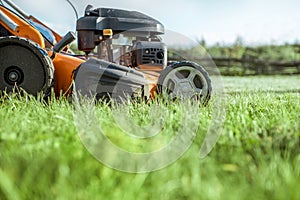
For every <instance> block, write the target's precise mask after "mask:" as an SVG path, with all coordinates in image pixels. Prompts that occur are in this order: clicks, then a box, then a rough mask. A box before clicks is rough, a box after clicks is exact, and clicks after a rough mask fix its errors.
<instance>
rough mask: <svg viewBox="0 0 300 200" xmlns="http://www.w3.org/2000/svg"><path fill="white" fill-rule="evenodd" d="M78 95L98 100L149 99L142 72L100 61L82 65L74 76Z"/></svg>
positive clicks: (89, 61)
mask: <svg viewBox="0 0 300 200" xmlns="http://www.w3.org/2000/svg"><path fill="white" fill-rule="evenodd" d="M74 80H75V87H74V91H75V92H76V94H79V95H81V96H87V97H91V98H94V97H96V99H97V100H102V99H103V100H109V99H113V100H114V101H120V100H121V101H122V100H124V99H128V98H145V97H146V98H147V96H148V94H147V92H145V91H147V87H148V84H147V79H146V78H145V77H144V75H143V74H142V73H141V72H138V71H136V70H134V69H131V68H128V67H124V66H120V65H116V64H114V63H110V62H106V61H103V60H98V59H89V60H88V61H87V62H85V63H83V64H81V65H80V66H79V67H78V69H77V70H76V72H75V75H74Z"/></svg>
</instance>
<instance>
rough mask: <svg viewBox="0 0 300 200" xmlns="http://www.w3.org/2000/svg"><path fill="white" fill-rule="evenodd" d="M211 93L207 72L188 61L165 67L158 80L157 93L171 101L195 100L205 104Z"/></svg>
mask: <svg viewBox="0 0 300 200" xmlns="http://www.w3.org/2000/svg"><path fill="white" fill-rule="evenodd" d="M211 91H212V86H211V80H210V78H209V75H208V73H207V71H206V70H205V69H204V68H203V67H202V66H200V65H198V64H197V63H194V62H190V61H181V62H175V63H172V64H171V65H169V66H168V67H166V68H165V69H164V70H163V71H162V72H161V74H160V76H159V78H158V85H157V93H158V94H163V95H167V96H168V97H169V98H171V99H192V98H196V99H198V100H200V101H201V102H203V103H204V104H205V103H207V102H208V101H209V99H210V95H211Z"/></svg>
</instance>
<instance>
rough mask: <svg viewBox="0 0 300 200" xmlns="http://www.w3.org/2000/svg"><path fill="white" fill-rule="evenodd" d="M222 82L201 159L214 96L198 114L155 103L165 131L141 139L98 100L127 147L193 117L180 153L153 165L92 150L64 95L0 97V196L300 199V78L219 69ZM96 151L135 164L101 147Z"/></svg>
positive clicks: (139, 120)
mask: <svg viewBox="0 0 300 200" xmlns="http://www.w3.org/2000/svg"><path fill="white" fill-rule="evenodd" d="M223 82H224V86H225V89H226V105H225V108H226V118H225V121H224V123H223V125H222V127H223V131H222V134H221V136H220V137H219V140H218V141H217V143H216V145H215V146H214V148H213V150H212V151H211V152H210V154H208V155H207V156H206V157H205V158H200V156H199V150H200V148H201V145H202V143H203V140H204V136H205V134H206V132H207V129H208V128H209V123H210V121H211V120H212V117H213V116H214V115H213V113H212V112H213V103H210V104H208V105H207V106H206V107H201V108H199V110H200V113H198V114H197V113H196V114H195V115H194V116H186V115H184V112H183V111H184V110H185V109H187V108H184V107H182V106H181V104H180V103H178V102H174V103H173V104H158V105H157V104H155V106H156V109H158V110H161V111H163V112H164V113H165V115H164V116H163V117H162V116H160V115H153V116H155V117H158V118H159V117H161V118H163V119H164V124H163V130H162V134H160V135H156V136H154V137H153V138H150V139H142V140H137V139H136V138H133V137H129V136H128V135H126V134H124V130H121V129H120V128H119V127H118V125H116V124H115V122H114V116H115V115H116V113H114V112H112V111H111V107H110V106H108V105H106V104H104V103H102V104H101V103H100V104H99V105H97V106H96V116H97V118H98V121H97V123H98V125H101V127H102V129H103V132H105V135H106V136H107V137H108V138H109V139H110V140H111V141H112V142H113V143H114V144H116V145H117V146H119V147H121V148H123V149H126V150H128V151H131V152H138V153H143V152H152V151H155V150H157V149H158V148H161V147H164V146H165V145H167V144H168V143H169V142H170V140H171V138H173V137H174V136H175V135H176V133H177V132H178V130H180V127H182V126H184V125H188V124H190V122H191V121H192V122H193V123H195V122H197V123H198V125H199V126H196V129H195V130H196V132H197V134H196V136H195V138H194V140H193V143H192V144H191V146H190V147H189V148H188V149H187V151H186V152H185V153H184V154H183V156H182V157H180V158H179V159H178V160H176V162H174V163H173V164H171V165H168V166H166V167H163V168H162V169H160V170H156V171H152V172H149V173H127V172H122V171H119V170H115V169H112V168H110V167H107V166H106V165H104V164H102V163H101V162H99V161H98V160H97V159H96V158H95V157H94V156H92V155H91V154H90V153H89V151H88V150H87V149H86V148H85V146H84V145H83V143H82V141H81V139H80V137H79V136H80V134H78V130H79V132H80V131H84V130H80V129H78V127H77V126H76V125H77V124H76V123H75V122H76V119H74V116H75V118H76V115H74V112H75V111H74V107H73V105H72V103H70V102H68V100H66V99H64V98H61V99H57V100H52V101H51V102H49V103H48V104H45V103H43V102H41V101H38V100H33V99H30V98H28V97H18V96H17V95H12V96H8V97H7V96H6V97H3V98H1V99H0V119H1V121H0V199H12V200H15V199H172V200H173V199H214V200H215V199H300V191H299V188H300V181H299V180H300V123H299V120H300V76H258V77H223ZM215 98H216V97H215V96H214V95H213V96H212V99H211V102H214V100H215ZM127 106H128V107H127V109H128V110H129V111H130V112H129V113H130V117H131V118H132V119H134V121H135V123H136V124H137V125H147V124H149V123H151V122H149V121H151V113H152V112H151V111H152V110H153V104H152V105H150V106H149V105H148V104H144V103H140V104H130V105H127ZM157 106H159V107H158V108H157ZM195 110H196V111H197V109H195ZM183 118H187V119H189V120H186V121H184V120H183V121H182V119H183ZM198 118H199V120H196V121H195V120H194V121H193V119H198ZM158 121H159V120H158ZM91 122H93V121H92V120H91ZM124 123H126V121H125V122H124ZM183 123H184V124H183ZM191 124H192V123H191ZM90 126H93V124H92V125H90ZM87 127H89V126H87ZM194 128H195V127H194ZM98 151H101V152H105V154H106V156H107V157H110V158H111V159H112V160H120V161H122V162H125V163H130V162H134V160H133V161H131V160H130V159H127V158H126V159H127V160H125V159H124V158H122V157H120V156H118V155H115V154H113V153H111V154H110V152H108V151H107V149H105V146H104V147H103V149H101V148H100V147H99V148H98Z"/></svg>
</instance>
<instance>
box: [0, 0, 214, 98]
mask: <svg viewBox="0 0 300 200" xmlns="http://www.w3.org/2000/svg"><path fill="white" fill-rule="evenodd" d="M76 30H77V45H78V50H79V51H81V52H84V53H85V55H75V54H74V53H73V52H72V51H71V50H70V48H68V46H69V45H70V44H71V43H72V42H73V41H74V40H76V36H75V34H74V33H72V32H69V33H67V34H66V35H65V36H64V37H62V36H60V35H59V34H58V33H56V32H55V31H54V30H52V29H51V28H49V27H48V26H47V25H45V24H44V23H43V22H41V21H40V20H38V19H37V18H35V17H33V16H30V15H27V14H26V13H25V12H24V11H22V10H21V9H20V8H19V7H18V6H17V5H15V4H14V3H13V2H12V1H11V0H0V92H1V91H6V92H11V91H14V90H15V89H16V88H19V89H22V90H24V91H26V92H27V93H28V94H31V95H34V96H36V95H37V94H40V93H41V94H44V96H48V95H49V94H50V92H51V90H52V88H53V90H54V92H55V95H56V96H61V95H65V96H70V95H71V94H72V91H74V90H76V91H78V92H80V93H81V94H82V95H91V96H95V97H96V98H97V99H103V98H108V99H109V98H119V97H122V98H123V97H130V98H135V97H141V98H147V99H153V98H155V96H156V95H160V94H165V95H167V96H168V97H170V98H172V99H174V98H194V97H196V98H197V99H199V100H201V101H203V102H207V101H208V100H209V98H210V95H211V90H212V86H211V81H210V78H209V75H208V73H207V72H206V71H205V69H204V68H203V67H202V66H200V65H199V64H197V63H195V62H191V61H180V62H170V61H168V59H167V47H166V45H165V44H164V43H163V41H162V39H161V35H163V34H164V33H165V30H164V26H163V24H161V23H160V22H159V21H157V20H156V19H153V18H151V17H149V16H147V15H145V14H142V13H140V12H137V11H126V10H120V9H113V8H93V7H92V6H91V5H88V6H87V7H86V9H85V13H84V16H83V17H81V18H79V19H78V20H77V27H76Z"/></svg>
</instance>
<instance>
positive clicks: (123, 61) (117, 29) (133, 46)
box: [77, 6, 167, 69]
mask: <svg viewBox="0 0 300 200" xmlns="http://www.w3.org/2000/svg"><path fill="white" fill-rule="evenodd" d="M77 31H78V49H79V50H81V51H84V52H85V53H86V54H90V56H94V57H97V58H99V59H101V60H106V61H109V62H113V63H116V64H119V65H123V66H128V67H132V68H139V67H141V66H147V65H151V66H158V67H161V69H163V68H164V67H166V64H167V56H166V55H167V48H166V45H165V44H164V43H163V42H162V41H161V39H160V37H159V35H161V34H164V26H163V25H162V24H161V23H160V22H158V21H157V20H155V19H153V18H151V17H149V16H147V15H144V14H142V13H139V12H136V11H125V10H118V9H109V8H98V9H92V7H91V6H88V7H87V9H86V11H85V15H84V17H82V18H80V19H79V20H78V21H77Z"/></svg>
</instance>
